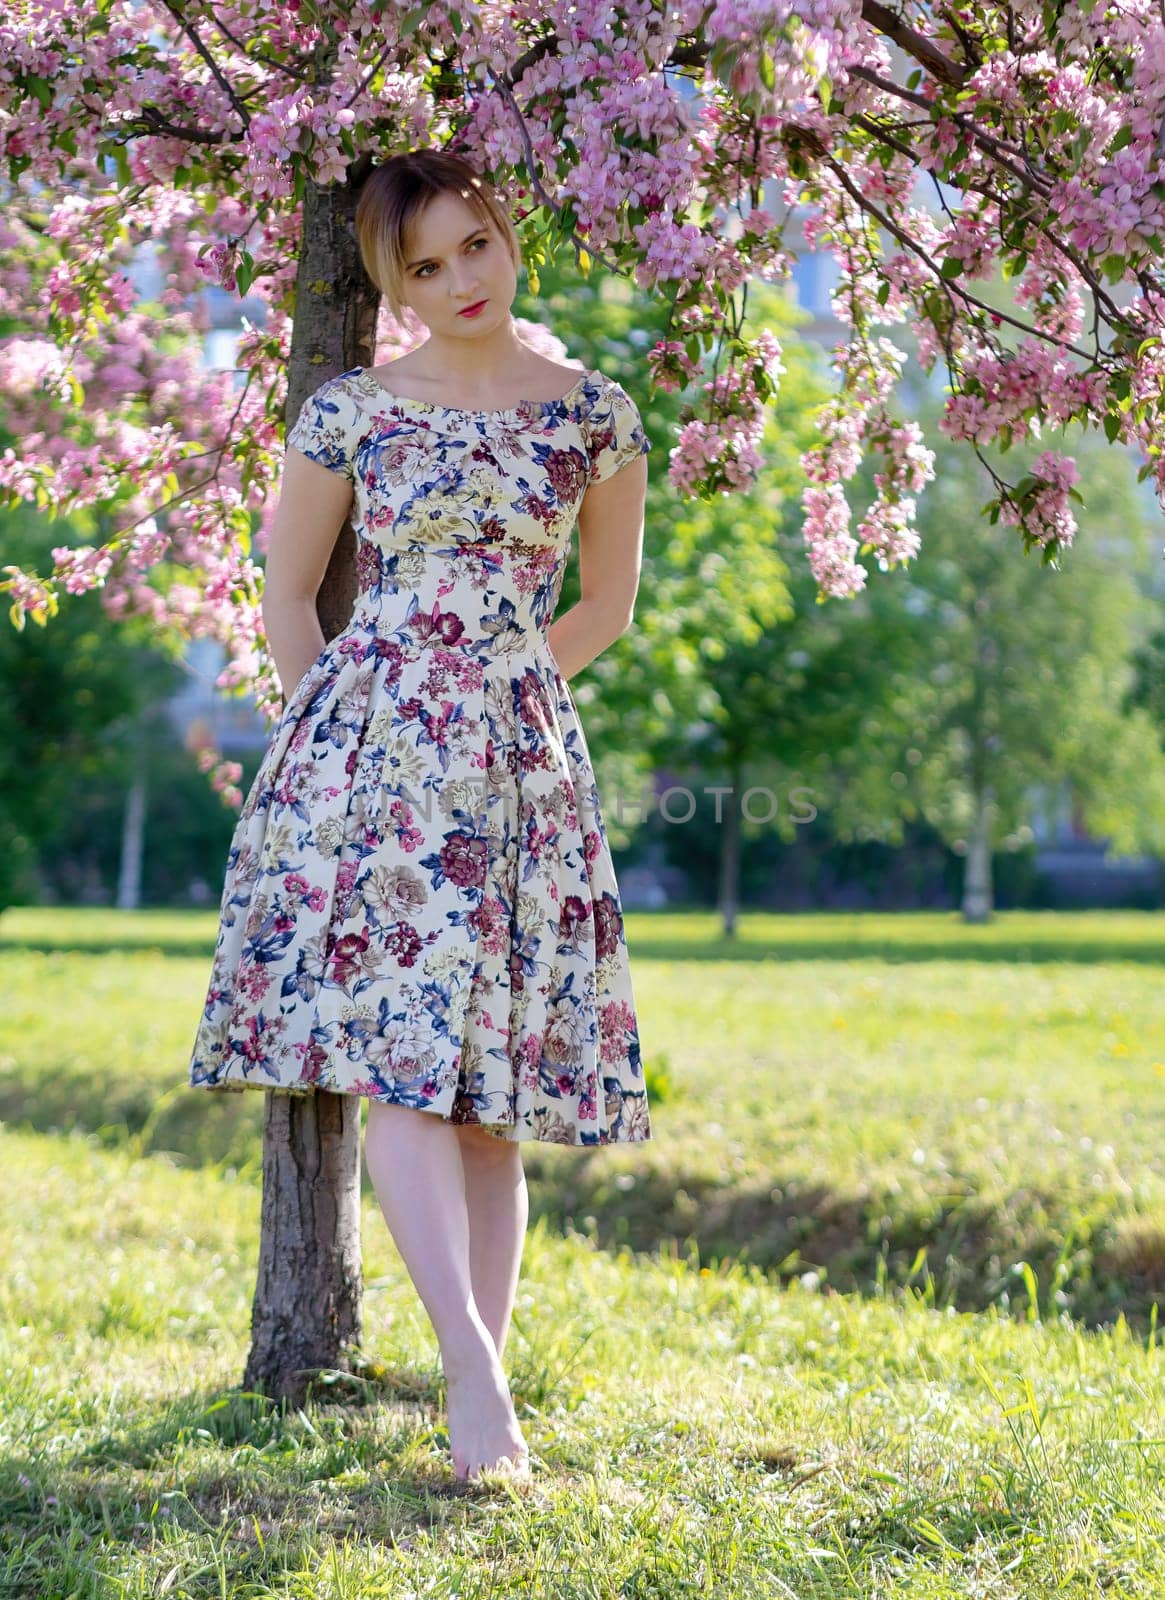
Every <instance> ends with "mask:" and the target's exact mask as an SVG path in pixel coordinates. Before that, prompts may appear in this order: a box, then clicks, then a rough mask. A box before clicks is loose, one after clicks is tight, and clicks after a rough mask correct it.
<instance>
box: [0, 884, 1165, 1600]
mask: <svg viewBox="0 0 1165 1600" xmlns="http://www.w3.org/2000/svg"><path fill="white" fill-rule="evenodd" d="M214 927H215V919H214V916H213V915H212V914H199V915H191V914H174V913H141V914H134V915H121V914H116V913H110V912H104V911H75V910H71V909H70V910H67V911H66V910H59V911H48V910H31V909H13V910H10V911H8V912H6V913H5V914H4V915H3V916H2V917H0V961H2V963H3V970H4V974H5V979H6V983H5V990H6V1000H7V1004H6V1005H5V1006H4V1007H3V1008H2V1009H0V1122H2V1123H3V1126H0V1174H2V1178H0V1185H2V1193H3V1198H4V1214H5V1220H6V1223H7V1226H6V1228H5V1229H4V1231H3V1235H2V1241H0V1256H2V1258H3V1259H2V1262H0V1373H2V1374H3V1376H2V1377H0V1429H2V1430H3V1442H4V1450H3V1452H2V1455H0V1596H3V1597H8V1596H12V1597H21V1600H23V1597H25V1596H28V1597H30V1600H31V1597H34V1596H35V1597H36V1600H57V1597H61V1600H64V1597H65V1596H77V1597H78V1600H89V1597H94V1600H96V1597H102V1600H105V1597H107V1596H108V1597H113V1596H117V1597H118V1600H123V1597H124V1600H138V1597H142V1600H144V1597H146V1596H154V1595H159V1594H170V1595H175V1596H190V1597H199V1600H202V1597H204V1596H205V1597H210V1596H223V1597H227V1596H229V1597H230V1600H250V1597H252V1596H260V1595H263V1596H266V1595H279V1596H303V1597H311V1600H324V1597H328V1600H332V1597H347V1596H352V1597H356V1596H359V1597H365V1596H381V1595H383V1596H386V1597H387V1596H393V1597H396V1596H402V1597H404V1596H408V1595H415V1596H417V1597H419V1596H422V1595H424V1596H441V1597H446V1596H449V1597H452V1596H455V1595H456V1596H459V1597H463V1600H464V1597H469V1596H473V1597H477V1596H482V1597H485V1596H491V1597H492V1596H495V1595H498V1596H500V1595H515V1596H517V1595H523V1596H525V1595H534V1596H539V1597H541V1596H547V1597H555V1600H557V1597H559V1596H570V1597H573V1596H579V1597H583V1596H585V1597H588V1600H589V1597H591V1596H594V1597H603V1600H605V1597H607V1596H611V1597H614V1596H634V1597H637V1600H642V1597H648V1596H652V1597H654V1596H659V1597H661V1600H662V1597H665V1596H666V1597H668V1600H670V1597H672V1596H686V1595H708V1594H714V1595H717V1596H737V1595H740V1596H741V1597H745V1596H747V1597H749V1600H752V1597H753V1596H761V1595H774V1596H782V1597H787V1596H790V1595H792V1596H795V1597H797V1600H803V1597H805V1600H810V1597H811V1600H818V1597H820V1600H825V1597H830V1600H833V1597H835V1596H836V1597H849V1596H854V1597H858V1596H860V1597H862V1600H900V1597H905V1596H911V1597H915V1596H927V1597H931V1596H934V1597H940V1596H941V1597H946V1596H951V1595H967V1596H977V1597H978V1596H993V1597H994V1596H1001V1597H1002V1596H1006V1597H1011V1596H1020V1595H1022V1596H1029V1595H1030V1596H1041V1597H1042V1596H1045V1595H1051V1594H1053V1593H1056V1594H1062V1595H1068V1596H1081V1597H1083V1596H1096V1595H1102V1594H1106V1593H1111V1594H1114V1595H1115V1594H1119V1595H1122V1596H1124V1595H1130V1596H1142V1595H1143V1596H1156V1595H1160V1594H1162V1593H1163V1592H1165V1536H1163V1529H1165V1473H1163V1471H1162V1465H1163V1462H1165V1417H1163V1415H1162V1411H1163V1406H1162V1402H1163V1400H1165V1384H1163V1382H1162V1355H1161V1347H1160V1339H1159V1337H1158V1331H1157V1307H1158V1305H1159V1304H1160V1303H1161V1302H1163V1301H1165V1160H1163V1156H1162V1151H1163V1149H1165V1142H1163V1138H1162V1135H1163V1133H1165V1113H1163V1110H1162V1102H1163V1099H1165V1026H1163V1024H1165V992H1163V991H1162V985H1161V983H1160V975H1161V972H1160V969H1161V965H1162V962H1163V961H1165V924H1161V930H1162V931H1160V932H1159V931H1158V923H1157V922H1156V920H1155V919H1154V918H1153V917H1152V916H1151V915H1139V914H1133V915H1124V914H1122V915H1095V914H1091V915H1081V916H1053V915H1040V916H1029V915H1022V916H1021V915H1014V916H1004V917H1001V918H999V919H998V920H997V922H996V923H994V924H992V925H991V926H990V927H988V928H984V929H965V928H963V927H962V926H961V925H960V924H959V923H958V921H957V920H956V919H954V918H949V917H946V916H941V915H940V916H936V915H910V916H901V917H887V916H869V915H863V916H808V917H795V918H793V917H789V918H786V917H772V916H754V915H749V916H746V917H745V918H743V919H742V922H741V926H740V934H739V938H738V939H736V940H734V941H726V940H723V939H722V938H721V937H719V935H718V931H717V924H716V922H715V919H714V918H710V917H704V916H699V915H684V916H677V915H639V916H634V915H633V916H631V917H629V919H628V932H629V939H630V943H631V948H632V957H633V963H634V976H635V989H636V998H637V1001H638V1007H639V1012H640V1022H641V1030H642V1034H643V1041H644V1049H645V1059H646V1061H647V1064H648V1070H649V1074H650V1080H649V1081H650V1086H651V1089H652V1093H653V1104H652V1115H653V1131H654V1133H655V1138H654V1140H652V1141H651V1142H649V1143H648V1144H647V1145H643V1146H638V1147H631V1148H626V1149H617V1150H616V1149H608V1150H595V1151H591V1152H583V1151H578V1150H562V1149H558V1148H541V1147H531V1146H526V1147H524V1156H525V1159H526V1168H527V1173H528V1175H529V1179H530V1194H531V1229H530V1235H529V1240H528V1244H527V1251H526V1257H525V1261H524V1264H523V1276H522V1281H521V1284H520V1286H519V1299H518V1305H517V1308H516V1312H515V1319H514V1326H513V1331H512V1333H511V1339H510V1344H509V1345H508V1346H507V1352H506V1356H507V1367H508V1369H509V1371H510V1375H511V1382H512V1385H513V1388H514V1391H515V1398H516V1403H517V1406H518V1411H519V1416H520V1418H521V1420H522V1423H523V1429H524V1431H525V1433H526V1435H527V1438H528V1439H529V1442H530V1445H531V1448H532V1450H533V1452H534V1455H535V1475H534V1479H533V1482H532V1484H531V1485H530V1486H529V1487H527V1488H521V1487H516V1486H515V1487H508V1488H505V1489H501V1488H497V1487H493V1488H479V1489H476V1490H473V1491H470V1492H469V1493H465V1492H458V1491H457V1490H456V1488H455V1486H454V1484H453V1480H452V1473H451V1469H450V1467H449V1463H448V1450H447V1441H446V1439H445V1435H444V1430H443V1426H442V1409H441V1407H442V1396H443V1384H442V1381H441V1378H440V1370H439V1364H438V1360H437V1352H436V1343H435V1340H434V1338H433V1335H432V1331H431V1329H430V1328H429V1325H428V1322H427V1319H426V1317H425V1315H424V1312H423V1308H422V1307H421V1306H420V1303H419V1301H418V1299H417V1297H416V1294H415V1291H414V1290H413V1289H412V1286H411V1284H410V1283H409V1282H408V1279H407V1275H406V1274H405V1272H404V1268H403V1266H402V1264H401V1262H400V1260H399V1257H398V1255H397V1253H396V1251H395V1248H394V1247H393V1245H392V1243H391V1240H390V1239H389V1237H388V1235H387V1232H386V1230H385V1228H384V1224H383V1222H382V1220H381V1219H380V1216H379V1212H378V1210H377V1208H376V1206H375V1202H374V1199H373V1197H372V1196H371V1194H370V1192H368V1191H367V1189H366V1192H365V1198H364V1204H365V1218H364V1264H365V1299H364V1306H365V1330H364V1341H363V1343H364V1348H365V1352H366V1354H367V1356H368V1366H367V1368H366V1370H365V1371H364V1373H363V1374H362V1375H361V1376H360V1377H358V1378H354V1379H353V1378H340V1377H337V1379H336V1382H335V1383H334V1384H333V1385H331V1386H325V1388H324V1389H322V1390H321V1392H320V1394H319V1395H317V1397H316V1398H314V1399H313V1400H312V1402H311V1403H310V1405H308V1406H306V1407H304V1408H303V1409H301V1410H289V1411H286V1412H283V1413H280V1412H279V1411H272V1410H270V1409H269V1408H267V1407H265V1406H264V1405H263V1404H262V1402H261V1401H260V1400H259V1399H257V1398H255V1397H248V1396H246V1395H244V1394H242V1393H240V1391H239V1389H238V1379H239V1375H240V1373H241V1371H242V1368H243V1364H244V1361H245V1357H246V1348H247V1337H248V1328H249V1318H250V1297H251V1293H252V1290H253V1263H254V1260H255V1253H256V1246H257V1233H256V1230H257V1225H258V1208H259V1190H258V1162H259V1152H260V1117H261V1111H262V1102H263V1097H262V1095H260V1094H257V1093H256V1094H253V1095H252V1094H248V1095H231V1096H225V1095H224V1096H215V1095H210V1094H207V1093H205V1092H202V1093H200V1092H197V1091H193V1090H188V1089H187V1088H186V1086H185V1066H186V1060H187V1055H188V1051H189V1047H190V1044H191V1042H192V1039H193V1031H194V1027H195V1023H196V1019H197V1010H198V1006H199V1004H200V1003H201V999H202V993H203V990H204V986H205V981H206V977H207V975H208V968H209V957H210V951H211V947H212V943H213V936H214Z"/></svg>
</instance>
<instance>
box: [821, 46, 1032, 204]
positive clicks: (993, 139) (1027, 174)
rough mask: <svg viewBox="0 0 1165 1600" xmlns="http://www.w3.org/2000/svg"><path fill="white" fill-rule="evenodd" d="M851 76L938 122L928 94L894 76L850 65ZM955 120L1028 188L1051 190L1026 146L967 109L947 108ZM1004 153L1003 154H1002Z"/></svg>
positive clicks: (947, 112) (933, 105) (932, 102)
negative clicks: (1015, 162) (1019, 166)
mask: <svg viewBox="0 0 1165 1600" xmlns="http://www.w3.org/2000/svg"><path fill="white" fill-rule="evenodd" d="M849 71H850V73H851V75H852V76H853V77H855V78H861V80H862V81H863V82H864V83H868V84H872V85H873V87H874V88H875V89H881V90H882V91H883V92H884V93H885V94H892V95H897V97H898V98H899V99H900V100H906V101H907V102H909V104H910V105H912V106H921V107H922V108H923V110H925V111H928V112H929V113H930V121H931V123H932V124H933V122H934V111H935V103H934V101H933V100H928V99H927V98H926V96H925V95H923V94H917V93H916V92H915V91H914V90H913V89H905V88H903V87H902V85H901V84H898V83H895V82H894V81H893V80H892V79H890V78H883V77H882V76H881V75H880V74H879V73H877V72H873V71H871V70H870V68H869V67H857V66H855V67H850V69H849ZM944 115H945V116H948V117H949V118H950V119H951V121H952V122H954V123H955V124H956V125H957V126H958V127H960V128H961V129H962V130H963V132H964V133H966V134H967V135H968V136H970V137H973V138H975V139H976V140H978V142H979V143H980V144H982V145H983V146H984V147H985V148H986V149H987V150H989V151H990V153H991V154H992V155H993V156H994V157H995V159H996V160H997V161H998V162H999V164H1000V166H1001V167H1006V168H1007V170H1008V171H1009V172H1010V173H1012V175H1013V176H1014V177H1016V178H1018V179H1019V181H1020V182H1021V183H1022V184H1023V186H1024V187H1025V188H1035V189H1039V190H1040V192H1041V193H1042V194H1049V193H1050V192H1051V185H1050V184H1049V183H1048V182H1047V180H1046V179H1044V178H1043V176H1042V174H1040V173H1039V172H1037V171H1036V170H1035V169H1034V168H1033V166H1032V164H1031V161H1030V159H1029V157H1028V154H1027V151H1026V150H1025V149H1024V148H1023V146H1022V145H1018V144H1012V142H1011V140H1010V139H1000V138H999V137H998V136H997V135H996V134H994V133H988V132H987V130H986V129H985V128H981V127H980V126H979V125H978V124H977V123H976V122H975V121H974V120H973V119H972V118H971V117H969V116H967V114H966V112H965V111H946V112H944ZM1000 152H1002V154H1001V153H1000ZM1004 155H1008V156H1015V157H1017V158H1018V159H1019V160H1020V161H1022V162H1023V163H1024V167H1025V171H1023V172H1019V171H1017V170H1016V169H1015V168H1014V167H1012V166H1011V165H1009V163H1008V162H1006V161H1005V160H1004V159H1003V156H1004Z"/></svg>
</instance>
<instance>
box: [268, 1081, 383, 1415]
mask: <svg viewBox="0 0 1165 1600" xmlns="http://www.w3.org/2000/svg"><path fill="white" fill-rule="evenodd" d="M264 1099H265V1101H266V1105H265V1108H264V1117H263V1208H262V1221H261V1228H260V1234H261V1237H260V1244H259V1278H258V1282H257V1284H256V1286H255V1299H254V1304H253V1306H252V1309H251V1352H250V1355H249V1356H248V1358H247V1370H246V1372H245V1373H244V1375H243V1387H244V1388H245V1389H248V1390H251V1391H255V1392H258V1393H261V1394H266V1395H270V1396H272V1397H273V1398H275V1399H289V1400H290V1401H291V1402H292V1403H293V1404H296V1405H298V1404H299V1403H301V1402H302V1400H303V1398H304V1395H305V1393H306V1390H307V1387H308V1384H309V1383H310V1381H311V1379H312V1378H313V1377H314V1376H315V1375H316V1374H317V1373H319V1372H320V1370H321V1369H323V1368H330V1369H333V1370H336V1369H338V1370H340V1371H343V1372H350V1371H351V1370H352V1368H353V1352H354V1351H355V1350H356V1349H358V1347H359V1345H360V1339H361V1294H362V1290H363V1274H362V1268H361V1259H360V1101H359V1099H358V1098H357V1096H355V1095H348V1094H320V1093H317V1094H311V1095H293V1094H280V1093H278V1092H268V1093H267V1094H266V1095H265V1096H264Z"/></svg>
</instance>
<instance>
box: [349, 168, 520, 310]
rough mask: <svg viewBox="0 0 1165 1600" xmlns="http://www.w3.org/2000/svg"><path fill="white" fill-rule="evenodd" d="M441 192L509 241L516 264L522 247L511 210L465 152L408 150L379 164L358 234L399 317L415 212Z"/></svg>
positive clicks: (359, 211)
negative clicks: (466, 206) (456, 199)
mask: <svg viewBox="0 0 1165 1600" xmlns="http://www.w3.org/2000/svg"><path fill="white" fill-rule="evenodd" d="M438 194H455V195H458V196H460V198H461V199H462V200H465V201H466V202H467V203H468V204H469V205H470V206H472V207H473V209H474V210H475V211H476V212H477V214H478V216H479V217H480V218H481V220H482V222H483V223H484V224H485V226H486V227H489V226H491V225H492V227H493V228H494V229H495V230H496V231H497V233H498V234H499V235H500V236H501V238H502V240H503V241H504V242H505V243H506V244H507V245H508V247H509V251H510V256H511V258H512V260H513V263H514V268H515V270H517V269H518V268H520V266H521V264H522V251H521V246H520V245H519V243H518V234H517V230H516V229H515V227H514V224H513V221H512V219H511V217H510V214H509V212H508V211H507V210H506V208H505V206H504V205H503V204H502V201H501V198H500V197H499V195H498V192H497V190H496V189H495V188H494V186H493V184H491V183H490V181H489V179H488V178H483V177H480V176H479V175H478V173H476V172H475V171H474V170H473V168H472V167H471V166H470V165H469V163H468V162H467V161H466V160H464V158H463V157H461V156H455V155H452V154H450V153H449V152H448V151H445V150H408V151H405V152H404V153H402V154H401V155H395V156H390V157H389V159H388V160H387V161H384V162H382V163H381V164H380V166H378V167H374V168H373V169H372V172H371V173H370V174H369V176H368V178H367V179H366V180H365V182H364V185H363V188H362V189H361V192H360V199H359V201H358V203H357V206H356V240H357V243H358V244H359V246H360V256H361V259H362V260H363V262H364V270H365V271H366V272H367V274H368V276H369V277H370V278H371V279H372V281H373V283H374V284H375V285H376V287H377V288H378V289H379V290H380V292H381V294H382V295H383V296H384V298H385V299H386V300H387V301H388V309H389V310H390V311H391V312H392V315H393V317H394V318H395V320H396V321H397V322H400V321H402V319H403V317H404V304H403V295H404V281H405V268H406V251H407V248H408V246H407V242H406V239H407V235H408V232H409V228H410V225H411V224H412V222H413V220H414V218H416V217H418V216H419V215H420V213H421V212H422V211H423V210H424V209H425V207H426V206H427V205H428V203H429V201H430V200H432V199H433V197H434V196H435V195H438Z"/></svg>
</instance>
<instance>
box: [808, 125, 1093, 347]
mask: <svg viewBox="0 0 1165 1600" xmlns="http://www.w3.org/2000/svg"><path fill="white" fill-rule="evenodd" d="M825 162H826V165H827V166H828V167H829V168H830V169H831V170H832V171H833V172H834V173H835V174H836V176H837V179H838V181H839V182H840V183H841V185H842V187H843V188H844V189H845V191H846V193H847V194H849V195H850V196H852V198H853V199H854V200H856V201H857V203H858V205H859V206H860V207H861V209H862V210H863V211H865V212H868V213H869V215H870V216H871V217H873V219H874V221H875V222H880V223H881V225H882V227H883V228H885V229H886V232H887V233H891V234H893V235H894V237H895V239H897V240H898V242H899V243H900V244H901V245H903V246H905V248H906V249H907V250H910V251H913V253H914V254H915V255H916V256H918V257H920V258H921V259H922V260H923V261H925V263H926V265H927V266H928V267H929V268H930V270H931V271H932V272H933V273H934V276H935V281H936V284H937V285H938V287H939V288H941V289H943V290H945V291H946V293H947V295H948V296H950V295H956V294H957V295H958V296H959V298H960V299H961V300H964V301H965V302H966V303H967V304H968V305H972V306H977V307H978V309H979V310H980V311H985V312H986V313H987V315H988V316H989V317H998V318H999V320H1000V321H1001V322H1006V323H1009V324H1010V326H1011V327H1013V328H1018V329H1019V330H1020V332H1021V333H1030V334H1034V335H1035V336H1036V338H1038V339H1043V340H1044V342H1045V343H1046V344H1054V345H1058V346H1059V348H1060V349H1061V350H1070V351H1071V353H1072V354H1073V355H1075V356H1079V357H1080V359H1081V360H1082V361H1087V362H1088V363H1089V364H1090V365H1094V364H1095V363H1094V360H1093V357H1092V356H1090V355H1089V353H1088V351H1087V350H1081V349H1080V348H1079V347H1078V346H1076V345H1074V344H1071V343H1070V342H1069V341H1068V340H1067V339H1058V338H1057V337H1056V335H1055V334H1054V333H1043V332H1041V330H1040V329H1039V328H1035V327H1032V326H1031V324H1030V323H1027V322H1020V320H1019V319H1018V317H1013V316H1010V315H1009V314H1008V313H1007V312H1006V311H997V310H996V309H995V307H994V306H989V305H988V304H987V303H986V301H984V300H979V299H977V298H976V296H975V295H973V294H970V293H969V292H968V291H967V290H966V289H964V288H962V287H961V286H960V285H959V284H958V283H957V282H956V281H955V280H954V279H951V278H944V277H943V275H942V273H941V271H940V270H939V267H938V264H937V262H935V261H934V260H933V259H932V258H931V256H930V255H928V254H927V252H926V251H925V250H924V249H923V248H922V246H921V245H920V244H919V243H918V241H917V239H912V238H911V237H910V235H909V234H908V233H905V232H903V230H902V229H901V228H900V227H899V226H898V224H897V223H895V222H891V220H890V218H889V217H888V216H886V215H885V214H884V213H883V212H881V211H879V210H878V207H877V206H876V205H874V204H873V202H872V201H870V200H867V199H866V197H865V195H863V194H862V192H861V190H860V189H859V188H858V187H857V185H856V184H855V183H854V182H853V180H852V179H851V178H850V176H849V174H848V173H847V172H846V170H845V168H844V167H842V166H840V165H839V163H838V162H837V161H835V160H834V159H833V157H832V156H828V155H827V156H826V157H825Z"/></svg>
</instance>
